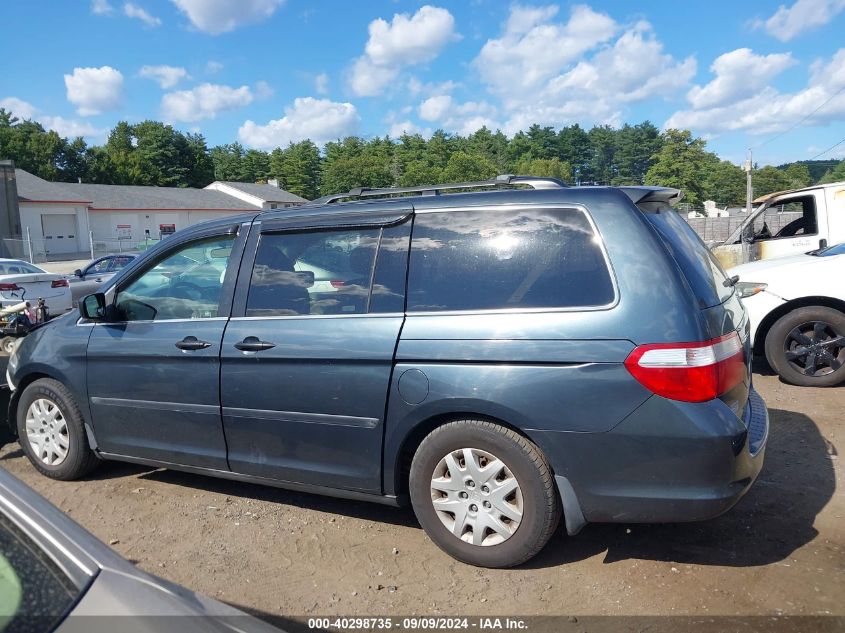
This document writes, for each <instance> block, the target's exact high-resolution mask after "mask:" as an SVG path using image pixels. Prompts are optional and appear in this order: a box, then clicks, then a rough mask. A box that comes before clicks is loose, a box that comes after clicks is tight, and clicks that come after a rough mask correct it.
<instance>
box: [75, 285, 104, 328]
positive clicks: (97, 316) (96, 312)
mask: <svg viewBox="0 0 845 633" xmlns="http://www.w3.org/2000/svg"><path fill="white" fill-rule="evenodd" d="M79 313H80V314H81V315H82V317H83V318H84V319H88V320H89V321H105V319H106V295H104V294H103V293H102V292H97V293H94V294H92V295H88V296H87V297H85V298H84V299H83V300H82V301H80V302H79Z"/></svg>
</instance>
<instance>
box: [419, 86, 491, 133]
mask: <svg viewBox="0 0 845 633" xmlns="http://www.w3.org/2000/svg"><path fill="white" fill-rule="evenodd" d="M497 113H498V112H497V110H496V108H495V107H494V106H492V105H491V104H489V103H487V102H486V101H467V102H465V103H458V102H456V101H455V100H454V99H453V98H452V97H451V96H450V95H437V96H434V97H429V98H428V99H426V100H425V101H423V102H422V103H421V104H420V106H419V116H420V118H421V119H422V120H424V121H430V122H436V123H437V124H438V126H439V127H441V128H443V129H445V130H447V131H449V132H457V133H458V134H462V135H467V134H472V133H473V132H475V131H476V130H478V129H479V128H482V127H485V126H486V127H488V128H490V129H493V130H495V129H498V128H499V127H501V126H500V124H499V123H498V121H496V119H495V117H496V115H497Z"/></svg>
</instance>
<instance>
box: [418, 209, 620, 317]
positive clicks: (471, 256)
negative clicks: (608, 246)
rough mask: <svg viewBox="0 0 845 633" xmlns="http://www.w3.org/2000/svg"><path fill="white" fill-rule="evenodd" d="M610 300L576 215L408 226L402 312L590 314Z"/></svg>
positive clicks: (551, 212) (603, 272) (480, 214)
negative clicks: (582, 310) (579, 310)
mask: <svg viewBox="0 0 845 633" xmlns="http://www.w3.org/2000/svg"><path fill="white" fill-rule="evenodd" d="M613 299H614V288H613V282H612V280H611V276H610V271H609V270H608V266H607V262H606V261H605V258H604V255H603V253H602V251H601V247H600V242H599V238H598V236H597V235H596V233H595V231H594V230H593V227H592V225H591V224H590V222H589V221H588V219H587V216H586V214H585V213H584V212H583V211H579V210H576V209H542V210H538V209H528V210H526V209H522V210H508V211H503V210H494V211H483V210H479V211H456V212H443V213H422V214H418V215H417V217H416V219H415V221H414V232H413V237H412V239H411V259H410V268H409V273H408V311H442V310H485V309H501V308H568V307H590V306H604V305H607V304H609V303H612V302H613Z"/></svg>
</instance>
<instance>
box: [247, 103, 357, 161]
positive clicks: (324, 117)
mask: <svg viewBox="0 0 845 633" xmlns="http://www.w3.org/2000/svg"><path fill="white" fill-rule="evenodd" d="M360 121H361V117H360V116H359V115H358V110H357V109H356V108H355V106H354V105H352V104H351V103H338V102H335V101H330V100H328V99H315V98H313V97H300V98H298V99H295V100H294V102H293V105H292V106H289V107H287V108H285V114H284V116H283V117H282V118H281V119H274V120H272V121H269V122H268V123H267V124H266V125H259V124H257V123H255V122H254V121H249V120H248V121H246V122H244V124H243V125H242V126H241V127H240V129H239V130H238V139H239V140H240V141H241V142H242V143H244V144H245V145H248V146H250V147H255V148H258V149H273V148H274V147H285V146H286V145H288V144H289V143H296V142H298V141H301V140H303V139H308V138H310V139H311V140H312V141H314V142H315V143H316V144H317V145H323V144H325V143H326V142H328V141H331V140H334V139H337V138H341V137H344V136H348V135H349V134H352V133H353V132H354V131H355V130H356V129H357V127H358V124H359V123H360Z"/></svg>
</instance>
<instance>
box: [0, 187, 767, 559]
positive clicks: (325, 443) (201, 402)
mask: <svg viewBox="0 0 845 633" xmlns="http://www.w3.org/2000/svg"><path fill="white" fill-rule="evenodd" d="M502 186H509V187H514V186H517V187H518V188H510V189H506V190H495V189H499V188H501V187H502ZM528 187H530V189H529V188H528ZM451 188H458V189H463V190H466V189H488V190H487V191H477V192H472V193H466V192H465V193H455V194H452V195H432V194H440V193H442V192H443V191H445V190H448V189H451ZM489 189H494V190H493V191H490V190H489ZM678 196H679V192H678V191H676V190H673V189H666V188H658V187H618V188H612V187H572V188H569V187H565V186H563V185H562V183H560V182H559V181H555V180H553V179H542V178H541V179H533V178H517V177H502V178H499V179H495V180H492V181H485V182H482V183H462V184H458V185H439V186H437V187H433V188H412V189H402V190H375V191H366V190H365V191H355V192H350V193H349V194H343V195H341V196H334V197H331V198H327V199H322V200H319V201H315V202H314V203H311V204H309V205H306V206H303V207H298V208H296V209H286V210H284V211H281V212H277V211H270V212H265V213H262V214H259V215H254V214H250V215H244V216H240V217H229V218H226V219H221V220H218V221H213V222H209V223H205V224H201V225H196V226H194V227H191V228H188V229H185V230H183V231H181V232H180V233H177V234H176V235H174V236H172V237H171V238H168V240H166V241H163V242H162V243H161V244H159V245H158V246H156V247H154V248H153V249H151V250H150V251H149V252H147V253H144V254H143V255H140V256H138V257H136V258H135V259H133V260H132V261H131V262H129V263H128V265H127V266H126V267H125V268H123V269H122V270H120V271H118V272H117V273H116V274H115V275H114V277H112V279H110V280H108V281H107V282H105V284H104V286H102V287H101V288H100V291H99V292H97V293H94V294H91V295H89V296H87V297H85V298H84V299H83V300H82V301H81V302H80V313H79V314H74V315H72V316H71V317H69V318H63V319H57V320H55V321H53V322H51V323H48V324H47V325H45V326H42V327H39V328H37V329H35V330H34V331H33V332H31V333H30V334H29V335H28V336H27V337H26V338H25V339H24V341H23V343H22V344H21V345H20V346H19V347H18V348H17V350H16V351H15V353H13V354H12V356H11V357H10V362H9V371H8V381H9V384H10V385H11V386H12V387H13V388H14V393H13V396H12V403H11V407H10V410H11V412H12V419H11V421H10V422H11V424H10V425H9V426H8V427H7V428H4V429H3V431H4V432H6V434H7V435H8V436H9V437H8V438H7V439H12V438H13V437H17V438H18V439H19V441H20V444H21V446H22V447H23V450H24V452H25V453H26V455H27V457H28V458H29V459H30V461H31V462H32V464H33V465H34V467H35V468H36V469H38V470H39V471H40V472H42V473H43V474H44V475H46V476H48V477H53V478H57V479H74V478H78V477H82V476H84V475H85V474H86V473H88V472H89V471H90V470H91V469H92V468H94V467H95V466H96V465H97V464H98V463H99V461H100V460H102V459H113V460H121V461H130V462H137V463H142V464H149V465H157V466H164V467H168V468H175V469H182V470H187V471H191V472H196V473H204V474H208V475H212V476H217V477H225V478H233V479H238V480H244V481H252V482H257V483H263V484H270V485H277V486H282V487H290V488H295V489H302V490H310V491H315V492H321V493H326V494H334V495H339V496H345V497H351V498H356V499H366V500H372V501H378V502H382V503H388V504H401V503H405V502H406V501H408V500H409V501H410V503H411V504H412V505H413V508H414V510H415V512H416V514H417V517H418V518H419V521H420V523H421V524H422V526H423V527H424V529H425V530H426V532H427V533H428V534H429V535H430V537H431V538H432V540H433V541H434V542H435V543H436V544H438V545H439V546H440V547H441V548H443V549H444V550H445V551H447V552H448V553H450V554H451V555H452V556H454V557H456V558H458V559H460V560H463V561H467V562H470V563H473V564H477V565H484V566H492V567H506V566H511V565H516V564H519V563H521V562H523V561H525V560H528V559H529V558H531V557H532V556H533V555H535V554H536V553H537V552H538V551H539V550H540V549H541V548H542V547H543V546H544V545H545V543H546V542H547V540H548V539H549V537H550V536H551V534H552V532H553V531H554V529H555V527H556V525H557V523H558V521H559V520H560V519H561V518H562V519H563V521H564V523H565V525H566V529H567V531H568V532H569V533H571V534H575V533H577V532H578V531H579V530H580V529H581V528H582V527H583V526H584V525H585V524H586V523H587V522H590V521H595V522H618V521H624V522H638V521H640V522H664V521H687V520H699V519H706V518H709V517H712V516H715V515H718V514H720V513H722V512H725V511H727V510H728V509H729V508H730V507H731V506H732V505H733V504H734V503H736V502H737V501H738V499H739V498H740V497H741V496H742V495H743V494H744V493H745V492H746V491H747V490H748V488H749V486H750V485H751V484H752V482H753V481H754V479H755V478H756V476H757V474H758V473H759V471H760V468H761V466H762V462H763V456H764V452H765V444H766V437H767V430H768V415H767V411H766V408H765V405H764V403H763V401H762V399H761V398H760V397H759V396H758V395H757V394H756V392H755V391H754V389H753V386H752V383H751V372H750V361H751V358H750V351H751V338H750V336H749V322H748V318H747V315H746V312H745V309H744V308H743V306H742V304H741V302H740V300H739V297H738V295H737V293H736V292H735V289H734V286H733V285H732V283H731V282H730V281H729V280H728V279H727V278H726V276H725V274H724V272H723V270H722V268H721V267H720V266H719V265H718V263H717V262H716V260H715V259H714V258H713V256H712V254H711V253H710V252H709V251H708V250H707V248H706V247H705V245H704V244H703V243H702V242H701V240H700V239H699V238H698V236H697V235H696V234H695V233H694V232H693V231H692V229H691V228H690V227H689V225H688V224H687V223H686V222H685V221H684V220H683V219H681V218H680V216H679V215H678V214H677V213H676V212H675V211H674V210H673V209H672V208H671V206H670V203H672V202H673V201H674V200H676V199H677V197H678ZM346 199H348V200H347V201H345V200H346ZM632 242H635V243H637V244H638V248H636V249H631V248H630V244H631V243H632ZM315 267H318V268H320V269H322V270H323V271H325V272H317V271H316V270H315ZM318 278H319V279H318ZM318 281H319V282H324V281H328V283H318ZM335 282H340V283H335Z"/></svg>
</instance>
